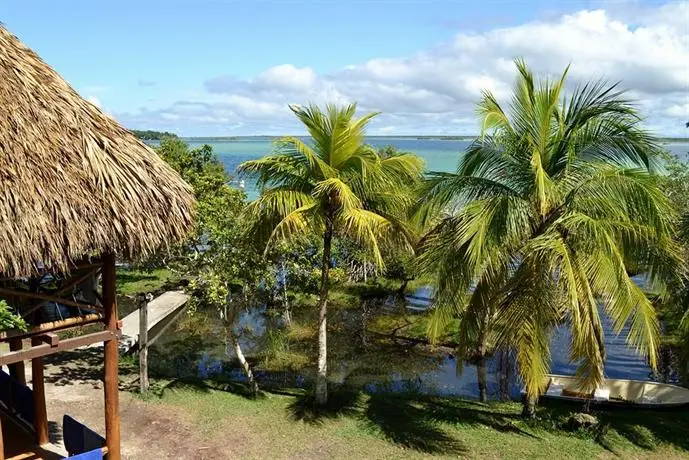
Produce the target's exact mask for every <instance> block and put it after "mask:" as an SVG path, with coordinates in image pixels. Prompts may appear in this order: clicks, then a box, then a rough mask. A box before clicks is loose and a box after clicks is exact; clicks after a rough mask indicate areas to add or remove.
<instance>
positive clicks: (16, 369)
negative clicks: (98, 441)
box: [8, 337, 26, 385]
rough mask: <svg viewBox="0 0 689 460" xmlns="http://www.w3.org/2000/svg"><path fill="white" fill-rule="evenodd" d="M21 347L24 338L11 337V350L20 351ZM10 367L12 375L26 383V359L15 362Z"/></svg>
mask: <svg viewBox="0 0 689 460" xmlns="http://www.w3.org/2000/svg"><path fill="white" fill-rule="evenodd" d="M21 349H22V339H20V338H17V337H15V338H12V339H10V351H19V350H21ZM8 367H9V368H10V375H11V376H12V378H13V379H14V380H16V381H17V382H19V383H21V384H22V385H26V370H25V369H24V361H20V362H18V363H14V364H12V365H10V366H8Z"/></svg>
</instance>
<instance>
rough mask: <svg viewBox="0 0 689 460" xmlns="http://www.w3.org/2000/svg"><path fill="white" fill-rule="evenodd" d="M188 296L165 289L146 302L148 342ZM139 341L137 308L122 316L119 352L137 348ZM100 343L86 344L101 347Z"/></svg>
mask: <svg viewBox="0 0 689 460" xmlns="http://www.w3.org/2000/svg"><path fill="white" fill-rule="evenodd" d="M187 301H189V296H188V295H187V294H185V293H184V292H182V291H167V292H165V293H163V294H161V295H159V296H158V297H156V298H155V299H153V300H151V302H149V304H148V342H149V343H151V342H153V341H154V340H155V339H156V338H158V336H160V334H162V333H163V332H164V331H165V330H166V329H167V328H168V327H169V326H170V325H171V324H172V323H174V322H175V320H176V319H177V318H178V317H179V315H180V314H181V313H182V312H183V311H184V308H185V307H186V304H187ZM138 342H139V309H138V308H137V309H136V310H134V311H133V312H131V313H130V314H128V315H127V316H125V317H124V318H122V338H121V339H120V343H119V346H120V353H121V354H126V353H129V352H130V351H132V350H134V349H135V348H138ZM102 346H103V344H102V343H94V344H93V345H88V347H89V348H91V347H102Z"/></svg>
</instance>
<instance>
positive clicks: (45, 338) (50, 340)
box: [34, 333, 60, 347]
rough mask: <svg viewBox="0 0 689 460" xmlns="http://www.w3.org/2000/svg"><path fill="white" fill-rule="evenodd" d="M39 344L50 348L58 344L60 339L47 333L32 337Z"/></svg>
mask: <svg viewBox="0 0 689 460" xmlns="http://www.w3.org/2000/svg"><path fill="white" fill-rule="evenodd" d="M34 338H35V339H37V340H38V341H39V342H43V343H47V344H48V345H50V346H51V347H56V346H57V344H58V343H60V337H59V336H58V335H57V334H53V333H48V334H43V335H37V336H34Z"/></svg>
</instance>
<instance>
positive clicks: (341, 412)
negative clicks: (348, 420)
mask: <svg viewBox="0 0 689 460" xmlns="http://www.w3.org/2000/svg"><path fill="white" fill-rule="evenodd" d="M361 400H362V394H361V393H360V392H359V391H356V390H353V389H351V388H348V387H337V388H333V389H331V391H330V392H329V394H328V403H327V404H326V405H324V406H321V405H318V404H316V396H315V395H314V394H313V393H305V394H301V395H297V396H296V397H295V398H294V401H292V402H291V403H290V404H289V405H288V406H287V411H288V415H289V416H290V418H291V419H292V420H299V421H303V422H306V423H310V424H315V425H317V424H321V423H323V421H324V420H326V419H335V418H338V417H342V416H349V417H353V416H356V415H357V414H358V413H359V411H360V408H361Z"/></svg>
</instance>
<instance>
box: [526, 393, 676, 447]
mask: <svg viewBox="0 0 689 460" xmlns="http://www.w3.org/2000/svg"><path fill="white" fill-rule="evenodd" d="M591 409H592V410H591V414H592V415H594V416H595V417H596V418H598V420H599V422H600V423H599V425H598V427H597V428H595V429H592V430H583V431H582V432H581V433H579V434H581V435H583V436H587V437H591V438H592V439H593V440H594V441H595V442H596V443H597V444H599V445H600V446H601V447H603V448H604V449H606V450H608V451H610V452H613V453H616V454H618V449H617V444H619V441H620V440H626V441H628V442H630V443H631V444H634V445H635V446H637V447H639V448H641V449H645V450H654V449H656V448H657V447H658V446H659V445H668V446H672V447H674V448H676V449H680V450H683V451H687V452H689V412H687V409H686V408H676V409H672V410H643V409H635V408H631V407H629V408H617V409H607V410H606V409H602V408H595V407H592V408H591ZM583 411H584V410H583V407H582V406H581V405H578V404H571V403H565V402H560V401H547V402H544V403H542V404H541V407H540V408H539V410H538V415H539V419H540V421H537V422H534V423H537V424H538V425H539V428H542V429H549V430H550V431H562V430H563V429H564V427H565V426H566V421H567V419H568V418H569V416H570V415H571V414H572V413H574V412H583Z"/></svg>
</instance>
